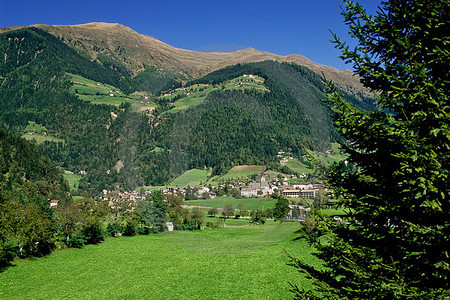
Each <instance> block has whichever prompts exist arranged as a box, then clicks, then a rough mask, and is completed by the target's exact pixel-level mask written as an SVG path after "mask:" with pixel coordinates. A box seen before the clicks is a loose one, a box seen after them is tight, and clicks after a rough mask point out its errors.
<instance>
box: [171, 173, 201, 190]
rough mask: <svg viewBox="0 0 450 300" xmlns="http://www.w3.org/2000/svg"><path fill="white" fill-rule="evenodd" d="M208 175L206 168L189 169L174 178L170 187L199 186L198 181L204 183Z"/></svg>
mask: <svg viewBox="0 0 450 300" xmlns="http://www.w3.org/2000/svg"><path fill="white" fill-rule="evenodd" d="M207 177H208V170H199V169H191V170H189V171H186V172H184V173H183V174H182V175H180V176H179V177H177V178H176V179H174V180H173V181H172V182H171V183H170V184H169V186H171V187H186V186H188V185H189V186H190V187H200V183H205V182H206V179H207Z"/></svg>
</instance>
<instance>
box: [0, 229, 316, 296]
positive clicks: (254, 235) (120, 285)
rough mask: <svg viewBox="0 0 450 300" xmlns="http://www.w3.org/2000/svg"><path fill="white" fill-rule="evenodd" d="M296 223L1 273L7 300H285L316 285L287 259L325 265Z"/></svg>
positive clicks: (130, 240)
mask: <svg viewBox="0 0 450 300" xmlns="http://www.w3.org/2000/svg"><path fill="white" fill-rule="evenodd" d="M297 229H298V223H282V224H278V223H277V224H273V225H261V226H249V227H236V228H230V227H228V228H219V229H212V230H201V231H175V232H165V233H163V234H158V235H149V236H134V237H120V238H108V239H107V240H105V241H104V242H103V243H101V244H98V245H89V246H85V247H84V248H82V249H65V250H61V251H56V252H54V253H52V254H51V255H49V256H46V257H43V258H37V259H34V260H21V261H16V262H15V265H14V266H12V267H10V268H8V269H7V270H5V271H4V272H3V273H0V297H2V298H4V299H287V298H291V297H292V294H291V293H290V292H289V288H290V286H289V282H293V283H296V284H299V285H302V286H305V287H307V288H308V287H310V283H309V282H308V281H307V280H306V279H305V278H303V277H301V276H300V275H299V274H298V272H297V271H296V270H295V269H294V268H293V267H290V266H287V263H288V261H289V259H288V257H287V255H286V253H285V251H287V252H289V253H291V254H292V255H294V256H296V257H298V258H300V259H303V260H307V261H308V262H310V263H311V264H314V265H319V264H320V262H319V261H318V259H317V258H315V257H314V256H312V255H311V248H310V247H309V246H308V244H307V243H306V242H305V241H302V240H295V237H296V236H297V235H298V234H296V233H295V231H296V230H297Z"/></svg>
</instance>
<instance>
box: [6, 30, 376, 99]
mask: <svg viewBox="0 0 450 300" xmlns="http://www.w3.org/2000/svg"><path fill="white" fill-rule="evenodd" d="M31 26H33V27H38V28H41V29H43V30H45V31H47V32H49V33H50V34H52V35H54V36H56V37H58V38H59V39H61V40H62V41H64V42H65V43H66V44H68V45H69V46H71V47H72V48H74V49H76V50H77V51H78V52H79V53H80V54H81V55H83V56H86V57H88V58H90V59H92V60H97V61H101V58H102V57H105V56H106V57H108V58H109V59H111V60H113V61H114V62H115V63H116V64H120V65H122V66H124V67H125V68H126V69H127V70H129V71H130V72H131V73H132V74H133V75H137V74H139V73H140V72H142V71H144V70H146V69H148V68H151V67H154V68H157V69H162V70H167V71H170V72H172V73H174V74H175V75H176V76H177V77H178V78H179V79H180V80H182V81H187V80H192V79H197V78H200V77H202V76H204V75H206V74H208V73H210V72H213V71H216V70H219V69H221V68H224V67H226V66H230V65H235V64H238V63H249V62H259V61H265V60H273V61H279V62H290V63H296V64H298V65H301V66H304V67H307V68H309V69H310V70H312V71H314V72H315V73H317V74H319V75H321V74H322V73H323V74H324V75H325V76H326V77H327V78H328V79H331V80H332V81H333V82H335V83H336V84H337V85H338V86H339V87H340V88H342V89H343V90H345V91H346V92H349V93H351V94H358V93H362V94H365V95H368V94H367V93H368V92H367V91H366V90H365V89H364V88H363V86H362V85H361V83H360V82H359V78H358V77H356V76H355V75H354V73H353V72H351V71H349V70H340V69H335V68H332V67H329V66H325V65H320V64H317V63H314V62H312V61H311V60H309V59H307V58H306V57H304V56H301V55H297V54H295V55H288V56H279V55H275V54H272V53H269V52H263V51H258V50H255V49H252V48H248V49H244V50H239V51H235V52H231V53H221V52H209V53H205V52H196V51H191V50H184V49H178V48H175V47H172V46H170V45H168V44H166V43H163V42H161V41H159V40H157V39H155V38H153V37H150V36H146V35H142V34H139V33H137V32H135V31H133V30H132V29H130V28H128V27H126V26H123V25H121V24H111V23H88V24H81V25H31ZM18 28H20V27H7V28H0V33H1V32H5V31H10V30H14V29H18Z"/></svg>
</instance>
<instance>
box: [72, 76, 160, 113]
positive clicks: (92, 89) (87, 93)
mask: <svg viewBox="0 0 450 300" xmlns="http://www.w3.org/2000/svg"><path fill="white" fill-rule="evenodd" d="M67 75H68V76H70V79H71V81H72V82H73V86H72V88H71V91H73V92H74V93H75V94H76V95H77V96H78V98H80V99H81V100H84V101H89V102H91V103H94V104H107V105H115V106H119V105H120V104H121V103H124V102H129V103H131V106H132V108H133V109H134V110H136V111H137V110H143V109H144V110H145V109H154V108H155V107H156V104H154V103H141V102H139V101H137V100H139V99H140V98H142V95H141V94H132V95H125V94H123V93H122V92H121V91H120V90H119V89H117V88H116V87H114V86H112V85H108V84H103V83H100V82H96V81H93V80H90V79H86V78H84V77H81V76H78V75H74V74H69V73H68V74H67Z"/></svg>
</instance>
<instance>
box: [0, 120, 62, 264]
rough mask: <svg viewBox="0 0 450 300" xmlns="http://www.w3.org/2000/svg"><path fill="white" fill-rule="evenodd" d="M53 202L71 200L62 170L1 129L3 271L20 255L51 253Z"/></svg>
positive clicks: (0, 255)
mask: <svg viewBox="0 0 450 300" xmlns="http://www.w3.org/2000/svg"><path fill="white" fill-rule="evenodd" d="M49 200H59V201H60V204H61V205H62V204H64V203H67V202H69V201H71V200H70V194H69V188H68V186H67V184H66V183H65V182H64V179H63V176H62V171H61V170H59V169H58V168H56V167H55V166H54V165H53V164H52V162H51V161H50V160H49V159H48V157H46V156H45V155H44V154H43V153H42V151H41V150H40V149H39V148H38V147H36V146H35V145H33V144H32V143H30V142H27V141H25V140H24V139H22V138H20V137H17V136H15V135H12V134H11V133H10V132H8V131H7V130H4V129H2V128H0V268H1V266H2V264H4V263H5V262H7V261H8V260H10V259H11V258H12V257H14V256H15V255H16V254H18V253H20V254H21V255H36V254H42V253H46V252H48V251H50V248H51V243H52V241H51V240H52V238H53V236H52V230H53V228H52V226H53V225H52V222H51V219H52V215H53V212H52V211H51V209H50V206H49Z"/></svg>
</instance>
